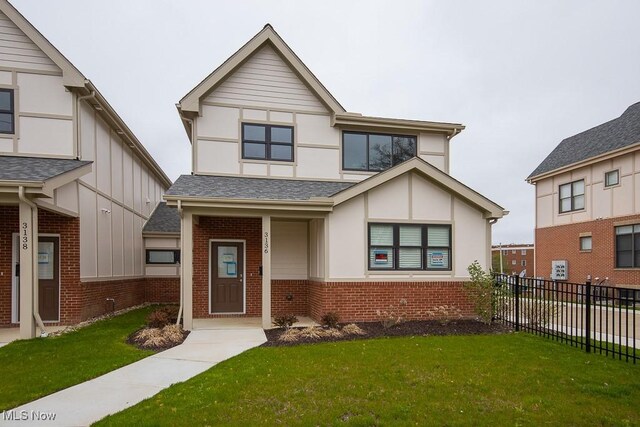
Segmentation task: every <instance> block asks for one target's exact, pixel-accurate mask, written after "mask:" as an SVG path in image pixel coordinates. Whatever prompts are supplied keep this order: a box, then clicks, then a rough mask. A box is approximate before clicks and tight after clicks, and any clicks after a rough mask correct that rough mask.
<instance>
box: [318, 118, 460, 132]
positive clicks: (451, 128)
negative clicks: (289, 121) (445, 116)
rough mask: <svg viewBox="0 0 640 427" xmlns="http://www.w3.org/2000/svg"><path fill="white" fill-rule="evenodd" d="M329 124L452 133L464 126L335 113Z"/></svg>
mask: <svg viewBox="0 0 640 427" xmlns="http://www.w3.org/2000/svg"><path fill="white" fill-rule="evenodd" d="M331 125H332V126H336V127H350V128H381V129H390V130H394V129H402V130H409V131H417V132H440V133H445V134H448V135H454V134H457V133H459V132H461V131H462V130H464V128H465V126H464V125H462V124H459V123H445V122H430V121H422V120H404V119H393V118H386V117H371V116H361V115H356V114H335V115H334V116H333V117H332V118H331Z"/></svg>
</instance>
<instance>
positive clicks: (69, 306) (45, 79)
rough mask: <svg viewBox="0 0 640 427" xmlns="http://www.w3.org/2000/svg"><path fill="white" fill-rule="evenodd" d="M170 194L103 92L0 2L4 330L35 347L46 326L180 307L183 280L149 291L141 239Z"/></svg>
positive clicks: (0, 297) (0, 311) (155, 284)
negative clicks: (145, 307)
mask: <svg viewBox="0 0 640 427" xmlns="http://www.w3.org/2000/svg"><path fill="white" fill-rule="evenodd" d="M170 184H171V182H170V180H169V179H168V178H167V176H166V175H165V174H164V172H163V171H162V169H161V168H160V167H159V166H158V164H157V163H156V162H155V161H154V159H153V158H152V157H151V156H150V155H149V153H148V152H147V150H146V149H145V148H144V147H143V145H142V144H141V143H140V141H139V140H138V139H137V138H136V137H135V135H134V134H133V133H132V132H131V130H130V129H129V128H128V127H127V125H126V124H125V123H124V122H123V121H122V119H121V118H120V117H119V116H118V114H117V113H116V112H115V111H114V110H113V108H112V107H111V106H110V105H109V103H108V102H107V101H106V100H105V99H104V97H103V96H102V95H101V94H100V92H99V91H98V89H96V87H95V86H94V85H93V84H92V83H91V82H90V81H89V80H88V79H87V78H86V77H85V76H84V75H83V74H82V73H80V71H78V70H77V69H76V68H75V67H74V66H73V64H71V63H70V62H69V61H68V60H67V59H66V58H65V57H64V56H63V55H62V54H61V53H60V52H59V51H58V50H57V49H56V48H55V47H54V46H52V45H51V43H49V41H48V40H47V39H46V38H45V37H44V36H43V35H42V34H40V33H39V32H38V31H37V30H36V29H35V28H34V27H33V26H32V25H31V24H30V23H29V22H28V21H27V20H26V19H25V18H24V17H23V16H22V15H21V14H20V13H19V12H18V11H17V10H16V9H15V8H14V7H13V6H11V4H9V3H8V2H7V1H5V0H0V327H8V326H17V325H18V324H19V326H20V333H21V336H22V337H23V338H28V337H33V336H34V335H35V333H36V324H37V325H38V326H39V327H40V329H41V330H46V329H47V326H48V325H57V324H72V323H77V322H79V321H81V320H84V319H87V318H89V317H93V316H96V315H100V314H103V313H105V312H107V311H111V310H114V309H119V308H123V307H127V306H130V305H134V304H139V303H142V302H144V301H148V300H152V299H153V298H167V299H169V298H170V295H168V294H170V292H165V291H163V289H166V288H170V287H171V285H173V287H174V288H175V291H174V294H175V295H174V296H173V298H174V299H175V300H177V296H178V295H177V289H178V279H177V276H175V275H174V276H175V277H173V278H170V279H166V278H164V277H163V278H160V277H154V278H153V279H152V280H150V281H148V282H147V281H146V279H145V273H146V272H145V268H146V264H147V263H146V260H145V251H144V242H143V237H142V227H143V225H144V223H145V222H146V221H147V219H148V217H149V216H150V215H151V213H152V212H153V210H154V209H155V207H156V205H157V204H158V202H159V201H160V200H161V197H162V194H163V193H164V191H165V190H166V189H167V188H168V187H169V185H170ZM152 255H153V254H152ZM171 281H172V282H173V283H171Z"/></svg>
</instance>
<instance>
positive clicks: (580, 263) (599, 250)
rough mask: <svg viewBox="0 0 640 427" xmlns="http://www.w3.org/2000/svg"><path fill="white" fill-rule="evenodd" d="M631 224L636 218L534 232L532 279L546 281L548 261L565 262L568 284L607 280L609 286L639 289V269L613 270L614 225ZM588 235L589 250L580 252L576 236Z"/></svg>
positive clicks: (549, 271) (593, 222)
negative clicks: (534, 269) (590, 280)
mask: <svg viewBox="0 0 640 427" xmlns="http://www.w3.org/2000/svg"><path fill="white" fill-rule="evenodd" d="M626 221H635V222H636V223H638V224H640V215H631V216H626V217H617V218H609V219H600V220H595V221H587V222H580V223H575V224H567V225H558V226H555V227H547V228H538V229H536V277H543V278H546V279H548V278H549V277H550V274H551V261H553V260H567V261H568V266H569V278H568V280H569V281H570V282H578V283H582V282H584V281H585V280H586V278H587V275H591V277H592V278H593V279H595V278H596V277H599V278H600V279H603V278H605V277H608V278H609V282H608V283H609V284H610V285H613V286H640V269H637V268H636V269H630V268H629V269H616V268H615V230H614V224H618V223H620V222H626ZM581 233H591V242H592V250H591V251H589V252H581V251H580V234H581Z"/></svg>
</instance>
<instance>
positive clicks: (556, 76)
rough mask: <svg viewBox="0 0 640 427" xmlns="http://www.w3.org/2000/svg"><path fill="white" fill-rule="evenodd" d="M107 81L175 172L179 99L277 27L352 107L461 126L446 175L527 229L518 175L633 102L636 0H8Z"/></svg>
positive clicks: (637, 82)
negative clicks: (269, 27)
mask: <svg viewBox="0 0 640 427" xmlns="http://www.w3.org/2000/svg"><path fill="white" fill-rule="evenodd" d="M12 3H13V4H14V5H15V6H16V7H17V8H18V10H20V11H21V12H22V13H23V14H24V15H25V16H26V17H27V19H29V20H30V21H31V22H32V23H33V24H34V25H35V26H36V27H37V28H38V29H39V30H40V31H41V32H42V33H43V34H44V35H45V36H46V37H47V38H48V39H49V40H50V41H51V42H52V43H53V44H54V45H55V46H56V47H57V48H58V49H60V51H61V52H62V53H63V54H64V55H66V56H67V58H69V59H70V60H71V62H73V63H74V64H75V65H76V67H78V68H79V69H80V71H81V72H82V73H83V74H84V75H86V76H87V77H88V78H89V79H91V80H92V81H93V83H94V84H95V85H96V86H97V87H98V88H99V89H100V91H101V92H102V93H103V95H104V96H105V97H106V98H107V100H108V101H109V102H110V103H111V105H113V106H114V107H115V109H116V111H118V113H119V114H120V115H121V116H122V117H123V119H124V120H125V122H126V123H127V124H128V125H129V127H130V128H131V129H132V130H133V131H134V133H135V134H136V135H137V136H138V138H139V139H140V140H141V141H142V142H143V144H144V145H145V146H146V147H147V149H148V150H149V151H150V152H151V154H152V155H153V156H154V157H155V159H156V160H157V161H158V163H159V164H160V166H162V168H163V169H164V170H165V172H166V173H167V174H168V175H169V177H170V178H171V179H176V178H177V177H178V175H180V174H182V173H190V171H191V169H190V160H189V159H190V145H189V141H188V139H187V135H186V133H185V131H184V129H183V127H182V125H181V123H180V120H179V117H178V114H177V112H176V109H175V103H176V102H177V101H178V100H179V99H180V98H182V97H183V96H184V95H185V94H186V93H187V92H188V91H189V90H191V89H192V88H193V87H194V86H195V85H196V84H198V83H199V82H200V81H201V80H202V79H203V78H204V77H205V76H207V75H208V74H209V73H210V72H211V71H213V69H214V68H216V67H217V66H218V65H220V64H221V63H222V62H223V61H224V60H225V59H227V58H228V57H229V56H230V55H231V54H233V53H234V52H235V51H236V50H237V49H238V48H240V46H242V45H243V44H244V43H245V42H246V41H248V40H249V39H250V38H251V37H253V35H254V34H255V33H257V32H258V31H260V30H261V29H262V27H263V26H264V24H265V23H267V22H269V23H271V24H272V25H273V26H274V27H275V29H276V31H278V33H279V34H280V35H281V36H282V37H283V38H284V40H285V41H286V42H287V43H288V44H289V46H290V47H291V48H292V49H293V50H294V51H295V52H296V53H297V54H298V56H299V57H300V58H301V59H302V60H303V61H304V62H305V64H306V65H307V66H308V67H309V68H310V69H311V71H313V73H314V74H315V75H316V76H317V77H318V78H319V79H320V81H322V82H323V84H324V85H325V86H326V87H327V88H328V89H329V91H330V92H331V93H332V94H333V95H334V96H335V97H336V99H338V101H339V102H340V103H341V104H342V105H343V106H344V107H345V108H346V109H347V110H348V111H354V112H359V113H363V114H365V115H374V116H383V117H395V118H410V119H419V120H433V121H447V122H456V123H462V124H464V125H466V127H467V128H466V129H465V130H464V131H463V132H462V133H461V134H460V135H459V136H457V137H455V138H454V139H453V140H452V142H451V174H452V175H453V176H454V177H455V178H457V179H459V180H461V181H462V182H464V183H465V184H467V185H469V186H470V187H472V188H474V189H475V190H477V191H479V192H480V193H482V194H484V195H485V196H487V197H489V198H490V199H492V200H493V201H495V202H497V203H499V204H500V205H502V206H503V207H504V208H505V209H507V210H509V211H510V212H511V213H510V214H509V215H508V216H507V217H505V218H504V219H502V220H501V221H499V222H498V224H497V225H495V226H494V233H493V241H494V243H499V242H502V243H511V242H516V243H526V242H532V241H533V229H534V226H535V225H534V188H533V186H531V185H529V184H527V183H526V182H525V178H526V177H527V176H528V175H529V173H530V172H531V171H533V169H535V167H536V166H537V165H538V164H539V163H540V162H541V161H542V160H543V159H544V158H545V157H546V155H547V154H548V153H549V152H550V151H551V150H552V149H553V148H554V147H555V146H556V145H557V144H558V143H559V142H560V141H561V140H562V139H563V138H565V137H568V136H571V135H574V134H576V133H578V132H581V131H583V130H586V129H588V128H591V127H593V126H596V125H598V124H600V123H602V122H605V121H607V120H610V119H613V118H615V117H618V116H619V115H620V114H622V112H623V111H624V109H625V108H626V107H627V106H629V105H631V104H633V103H635V102H638V101H640V23H639V21H638V18H639V17H640V1H635V0H628V1H611V0H606V1H604V0H603V1H586V0H576V1H557V0H548V1H539V0H536V1H533V0H531V1H513V0H505V1H482V2H479V1H450V0H447V1H444V0H443V1H437V2H435V1H420V2H418V1H414V2H409V1H402V2H400V1H384V2H380V1H362V2H352V1H349V2H347V1H326V0H317V1H315V2H309V1H298V0H294V1H237V0H235V1H224V2H223V1H216V2H213V1H192V0H181V1H159V0H147V1H140V0H133V1H132V0H127V1H121V0H104V1H97V0H92V1H86V0H64V1H62V0H55V1H53V0H51V1H46V2H45V1H41V0H12Z"/></svg>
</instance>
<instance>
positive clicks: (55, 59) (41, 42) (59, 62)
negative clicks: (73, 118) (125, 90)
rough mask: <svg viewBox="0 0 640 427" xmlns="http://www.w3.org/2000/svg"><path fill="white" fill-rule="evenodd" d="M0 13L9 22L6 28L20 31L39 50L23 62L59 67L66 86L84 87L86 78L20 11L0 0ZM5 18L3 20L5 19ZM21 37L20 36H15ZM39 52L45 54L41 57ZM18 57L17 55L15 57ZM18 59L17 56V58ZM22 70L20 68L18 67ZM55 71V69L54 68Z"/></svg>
mask: <svg viewBox="0 0 640 427" xmlns="http://www.w3.org/2000/svg"><path fill="white" fill-rule="evenodd" d="M0 12H2V15H4V16H6V18H8V20H5V21H4V25H3V26H5V27H7V28H8V29H9V31H11V30H13V31H14V33H15V30H19V31H20V32H21V33H22V34H24V35H25V36H26V37H27V38H28V39H29V40H30V41H31V42H33V44H32V46H33V45H35V46H34V47H36V48H37V49H34V50H32V51H31V52H32V54H31V55H32V56H30V57H29V58H28V59H25V58H22V59H23V60H29V61H31V62H32V63H33V64H34V66H40V67H49V68H51V67H52V66H54V65H55V66H57V67H58V68H60V70H62V80H63V83H64V84H65V86H73V87H83V86H84V82H85V80H86V78H85V77H84V75H82V73H81V72H80V71H79V70H78V69H77V68H76V67H75V66H74V65H73V64H72V63H71V62H70V61H69V60H68V59H67V58H66V57H65V56H64V55H63V54H62V53H60V51H59V50H58V49H56V48H55V46H54V45H52V44H51V42H49V40H47V39H46V38H45V37H44V36H43V35H42V34H41V33H40V31H38V30H37V29H36V28H35V27H34V26H33V25H31V23H30V22H29V21H27V19H26V18H25V17H24V16H22V14H21V13H20V12H18V10H17V9H16V8H15V7H13V6H12V5H11V3H9V2H8V1H7V0H0ZM4 16H3V18H4ZM14 35H18V36H20V34H14ZM39 52H41V53H43V54H44V55H46V56H44V55H41V54H40V53H39ZM14 56H16V55H14ZM16 57H17V56H16ZM18 68H20V67H18ZM54 70H55V68H54Z"/></svg>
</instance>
